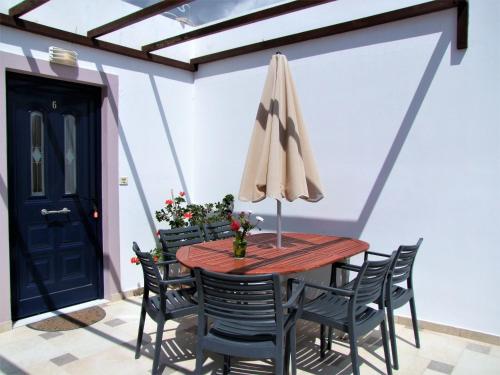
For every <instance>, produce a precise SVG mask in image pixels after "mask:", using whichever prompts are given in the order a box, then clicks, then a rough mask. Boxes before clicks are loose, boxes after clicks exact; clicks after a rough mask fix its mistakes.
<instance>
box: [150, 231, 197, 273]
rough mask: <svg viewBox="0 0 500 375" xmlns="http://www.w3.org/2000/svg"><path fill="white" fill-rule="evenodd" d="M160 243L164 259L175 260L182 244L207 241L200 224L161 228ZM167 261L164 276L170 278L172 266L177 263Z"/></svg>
mask: <svg viewBox="0 0 500 375" xmlns="http://www.w3.org/2000/svg"><path fill="white" fill-rule="evenodd" d="M158 232H159V235H160V243H161V246H162V249H163V259H164V260H175V253H176V252H177V250H178V249H179V247H181V246H188V245H194V244H197V243H202V242H204V241H205V238H204V237H203V233H202V231H201V228H200V226H199V225H192V226H189V227H182V228H173V229H160V230H159V231H158ZM175 263H176V262H173V263H167V264H165V265H164V272H163V275H164V278H168V276H169V274H170V266H172V265H173V264H175Z"/></svg>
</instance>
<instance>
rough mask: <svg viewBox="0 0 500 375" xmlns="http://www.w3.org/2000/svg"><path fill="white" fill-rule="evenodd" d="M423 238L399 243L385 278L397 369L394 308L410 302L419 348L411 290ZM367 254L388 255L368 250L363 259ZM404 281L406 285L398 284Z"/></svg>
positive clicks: (416, 344) (393, 358)
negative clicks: (408, 243)
mask: <svg viewBox="0 0 500 375" xmlns="http://www.w3.org/2000/svg"><path fill="white" fill-rule="evenodd" d="M423 240H424V239H423V238H420V239H419V240H418V242H417V243H416V245H410V246H408V245H401V246H399V248H398V250H397V251H395V252H394V253H393V254H394V255H393V263H392V265H391V268H390V271H389V278H388V280H387V287H386V298H385V306H386V308H387V319H388V323H389V334H390V337H391V349H392V360H393V365H394V368H395V369H396V370H397V369H399V361H398V349H397V345H396V329H395V325H394V309H397V308H399V307H401V306H404V305H405V304H406V303H408V302H409V303H410V311H411V322H412V325H413V335H414V336H415V346H416V347H417V348H420V338H419V335H418V320H417V310H416V307H415V293H414V291H413V265H414V264H415V257H416V256H417V252H418V249H419V248H420V245H421V244H422V241H423ZM368 255H376V256H381V257H389V255H387V254H383V253H376V252H373V251H368V252H366V253H365V260H366V259H367V257H368ZM405 281H406V287H404V286H401V285H398V284H402V283H404V282H405Z"/></svg>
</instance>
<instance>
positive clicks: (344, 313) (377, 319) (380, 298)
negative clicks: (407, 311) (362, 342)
mask: <svg viewBox="0 0 500 375" xmlns="http://www.w3.org/2000/svg"><path fill="white" fill-rule="evenodd" d="M391 263H392V258H389V259H385V260H382V261H375V262H372V261H366V262H364V264H363V265H362V266H361V267H359V266H354V265H348V264H342V263H337V264H336V265H335V268H340V269H346V270H349V271H354V272H357V273H358V274H357V276H356V278H355V279H354V281H353V283H352V288H348V287H345V288H336V287H333V286H326V285H318V284H313V283H305V287H306V288H313V289H317V290H318V291H320V292H321V293H320V294H319V296H318V297H316V298H314V299H313V300H311V301H310V302H308V303H305V304H304V307H303V312H302V315H301V317H300V318H301V319H304V320H308V321H311V322H316V323H319V324H320V325H321V333H320V343H321V344H320V345H321V346H320V356H321V357H322V358H323V357H324V355H325V329H324V328H325V326H328V327H332V328H334V329H337V330H339V331H342V332H345V333H347V334H348V335H349V344H350V348H351V361H352V370H353V373H354V374H355V375H359V358H358V347H357V341H358V338H359V337H361V336H363V335H365V334H367V333H368V332H370V331H372V330H373V329H375V328H376V327H377V326H380V330H381V333H382V341H383V345H384V354H385V363H386V368H387V373H388V374H392V367H391V356H390V351H389V340H388V337H387V327H386V324H385V319H386V318H385V311H384V297H385V282H386V279H387V275H388V272H389V267H390V266H391ZM296 282H297V280H294V279H291V280H290V281H289V283H291V284H293V283H296ZM289 289H290V284H289ZM371 304H376V305H377V307H372V306H369V305H371ZM330 340H331V339H330V338H329V343H328V347H329V348H331V341H330Z"/></svg>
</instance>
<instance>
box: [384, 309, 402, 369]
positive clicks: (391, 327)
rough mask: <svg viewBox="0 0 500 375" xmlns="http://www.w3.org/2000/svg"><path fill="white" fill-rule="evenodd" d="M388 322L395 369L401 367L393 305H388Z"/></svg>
mask: <svg viewBox="0 0 500 375" xmlns="http://www.w3.org/2000/svg"><path fill="white" fill-rule="evenodd" d="M387 323H388V325H389V337H390V339H391V349H392V363H393V365H394V369H395V370H398V369H399V361H398V347H397V344H396V328H395V326H394V310H393V308H392V306H391V305H388V306H387Z"/></svg>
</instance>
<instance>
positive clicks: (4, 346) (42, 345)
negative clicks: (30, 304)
mask: <svg viewBox="0 0 500 375" xmlns="http://www.w3.org/2000/svg"><path fill="white" fill-rule="evenodd" d="M32 332H33V335H32V336H31V337H29V336H25V337H23V338H22V339H19V340H12V341H3V340H2V343H1V344H0V356H1V357H3V358H5V359H7V360H8V361H10V362H11V363H14V364H15V365H17V366H19V367H20V368H23V369H25V368H29V367H31V366H35V365H37V364H39V363H44V362H47V361H49V360H50V359H51V358H54V357H58V356H60V355H62V354H65V353H66V351H65V349H64V347H52V346H49V345H47V340H45V339H43V338H41V337H39V336H38V335H39V334H40V333H41V332H39V331H34V330H33V331H32ZM23 336H24V335H23Z"/></svg>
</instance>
